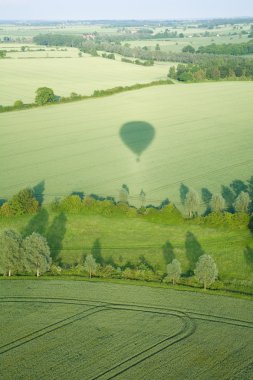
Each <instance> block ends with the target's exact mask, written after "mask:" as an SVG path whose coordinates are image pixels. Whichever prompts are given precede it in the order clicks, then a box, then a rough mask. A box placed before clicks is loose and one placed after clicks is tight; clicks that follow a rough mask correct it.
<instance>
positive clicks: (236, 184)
mask: <svg viewBox="0 0 253 380" xmlns="http://www.w3.org/2000/svg"><path fill="white" fill-rule="evenodd" d="M229 186H230V187H231V189H232V190H233V192H234V194H235V197H238V195H239V194H240V193H241V192H242V191H244V192H245V191H247V190H248V185H246V183H244V182H243V181H241V180H240V179H235V180H234V181H233V182H231V184H230V185H229Z"/></svg>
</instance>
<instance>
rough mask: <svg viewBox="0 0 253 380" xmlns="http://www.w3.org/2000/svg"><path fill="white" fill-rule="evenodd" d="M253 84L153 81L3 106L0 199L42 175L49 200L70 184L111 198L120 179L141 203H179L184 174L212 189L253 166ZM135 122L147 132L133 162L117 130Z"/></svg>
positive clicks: (187, 180)
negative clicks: (111, 91) (87, 95)
mask: <svg viewBox="0 0 253 380" xmlns="http://www.w3.org/2000/svg"><path fill="white" fill-rule="evenodd" d="M106 62H107V61H106V60H105V63H106ZM116 64H118V63H116ZM126 65H127V64H126ZM115 66H116V65H115ZM132 67H133V69H135V66H134V65H133V66H132V65H127V68H130V70H131V69H132ZM252 91H253V83H251V82H227V83H224V82H223V83H206V84H192V85H170V86H158V87H153V88H148V89H142V90H139V91H132V92H127V93H123V94H120V95H115V96H112V97H106V98H101V99H91V100H88V101H81V102H76V103H71V104H63V105H56V106H48V107H44V108H38V109H34V110H27V111H20V112H11V113H6V114H1V115H0V125H1V156H0V158H1V169H2V173H1V184H0V194H1V197H2V198H8V197H9V196H10V195H12V194H14V193H15V192H17V191H18V190H20V188H22V187H25V186H34V185H35V184H37V183H38V182H40V181H42V180H45V186H46V189H45V192H46V195H47V196H46V199H47V200H49V199H52V198H53V197H55V196H57V195H64V194H67V193H69V192H72V191H84V192H85V193H97V194H101V195H102V194H104V195H113V196H116V197H117V196H118V191H119V189H120V187H121V185H122V184H123V183H125V184H127V185H128V186H129V188H130V193H131V194H130V195H131V196H133V197H134V196H137V195H138V194H139V193H140V191H141V189H144V191H145V192H146V193H147V202H148V203H149V202H153V203H160V201H161V200H163V199H164V198H166V197H169V198H170V199H171V200H172V201H174V202H176V203H177V202H178V201H179V186H180V184H181V183H182V182H184V183H185V184H186V185H188V186H191V187H194V188H195V189H196V190H200V189H201V188H203V187H207V188H209V190H210V191H212V192H213V191H220V186H221V185H222V184H224V185H228V184H229V183H230V182H231V181H232V180H234V179H241V180H246V179H248V178H249V177H250V176H251V175H252V174H253V158H252V144H253V129H252V125H251V124H252V123H251V121H252V118H253V109H252ZM135 121H144V122H147V123H150V124H151V125H152V126H153V128H154V130H155V138H154V140H153V141H152V143H151V145H150V146H149V147H148V149H146V150H145V151H144V152H143V154H142V155H141V157H140V162H138V161H136V154H135V153H133V151H132V150H131V149H129V148H128V147H127V146H126V145H125V144H124V143H123V141H122V140H121V138H120V136H119V131H120V128H121V127H122V125H123V124H125V123H128V122H135ZM144 138H145V136H144ZM139 139H141V138H139ZM137 140H138V138H137ZM139 142H140V141H139V140H138V141H137V143H139ZM133 150H134V148H133ZM133 200H134V198H133Z"/></svg>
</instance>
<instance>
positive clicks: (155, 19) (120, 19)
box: [0, 14, 253, 22]
mask: <svg viewBox="0 0 253 380" xmlns="http://www.w3.org/2000/svg"><path fill="white" fill-rule="evenodd" d="M237 19H238V20H244V19H252V20H253V14H252V15H250V16H233V17H196V18H195V17H191V18H179V17H176V18H111V19H110V18H104V19H103V18H97V19H96V18H93V19H78V18H77V19H74V18H73V19H71V18H69V19H67V18H62V19H61V18H59V19H57V18H55V19H53V18H52V19H50V18H47V19H46V18H41V19H36V18H30V19H26V18H13V19H7V18H6V19H0V22H3V21H5V22H6V21H18V22H21V21H22V22H38V21H39V22H41V21H43V22H44V21H48V22H53V21H57V22H61V21H62V22H93V21H162V22H165V21H209V20H211V21H212V20H237Z"/></svg>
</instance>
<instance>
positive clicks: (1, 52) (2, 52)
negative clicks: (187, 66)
mask: <svg viewBox="0 0 253 380" xmlns="http://www.w3.org/2000/svg"><path fill="white" fill-rule="evenodd" d="M5 57H6V51H5V50H0V59H1V58H5Z"/></svg>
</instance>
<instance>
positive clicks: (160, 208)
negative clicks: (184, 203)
mask: <svg viewBox="0 0 253 380" xmlns="http://www.w3.org/2000/svg"><path fill="white" fill-rule="evenodd" d="M169 204H170V200H169V198H165V199H164V200H163V201H162V202H161V203H160V205H159V206H158V210H162V209H163V208H164V207H166V206H168V205H169Z"/></svg>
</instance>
